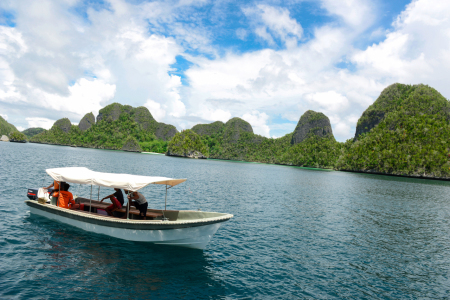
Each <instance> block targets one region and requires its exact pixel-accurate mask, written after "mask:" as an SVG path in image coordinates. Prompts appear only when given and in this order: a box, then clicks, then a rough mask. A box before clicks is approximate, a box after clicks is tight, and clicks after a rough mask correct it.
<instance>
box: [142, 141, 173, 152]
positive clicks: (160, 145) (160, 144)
mask: <svg viewBox="0 0 450 300" xmlns="http://www.w3.org/2000/svg"><path fill="white" fill-rule="evenodd" d="M168 144H169V142H166V141H163V140H154V141H151V142H140V143H139V146H141V148H142V151H145V152H156V153H166V152H167V145H168Z"/></svg>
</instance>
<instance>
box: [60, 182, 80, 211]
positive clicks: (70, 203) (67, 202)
mask: <svg viewBox="0 0 450 300" xmlns="http://www.w3.org/2000/svg"><path fill="white" fill-rule="evenodd" d="M69 187H70V184H68V183H65V182H61V191H60V192H59V197H58V206H59V207H62V208H69V209H76V208H79V209H83V208H84V207H82V206H84V205H83V204H77V203H75V201H74V200H73V195H72V193H71V192H69Z"/></svg>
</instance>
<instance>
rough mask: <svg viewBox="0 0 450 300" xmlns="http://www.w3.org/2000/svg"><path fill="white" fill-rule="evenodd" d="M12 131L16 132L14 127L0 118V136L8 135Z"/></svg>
mask: <svg viewBox="0 0 450 300" xmlns="http://www.w3.org/2000/svg"><path fill="white" fill-rule="evenodd" d="M14 131H18V130H17V128H16V127H15V126H14V125H12V124H10V123H8V122H6V120H5V119H3V117H2V116H0V136H2V135H9V134H10V133H11V132H14Z"/></svg>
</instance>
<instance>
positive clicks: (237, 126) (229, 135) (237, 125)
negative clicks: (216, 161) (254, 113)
mask: <svg viewBox="0 0 450 300" xmlns="http://www.w3.org/2000/svg"><path fill="white" fill-rule="evenodd" d="M243 132H250V133H253V128H252V125H250V123H248V122H247V121H244V120H242V119H241V118H232V119H230V120H228V122H226V123H225V126H224V133H223V137H224V140H225V141H229V142H231V143H235V142H237V141H238V140H239V137H240V136H241V134H242V133H243Z"/></svg>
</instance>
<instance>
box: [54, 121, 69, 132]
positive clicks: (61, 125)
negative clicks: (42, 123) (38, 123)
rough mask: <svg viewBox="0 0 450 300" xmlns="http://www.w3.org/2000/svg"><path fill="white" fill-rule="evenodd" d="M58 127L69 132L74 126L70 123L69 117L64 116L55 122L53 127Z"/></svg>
mask: <svg viewBox="0 0 450 300" xmlns="http://www.w3.org/2000/svg"><path fill="white" fill-rule="evenodd" d="M56 127H58V128H60V129H61V130H62V131H64V132H65V133H68V132H69V130H70V127H72V123H70V120H69V119H68V118H62V119H59V120H58V121H56V122H55V123H54V124H53V126H52V129H54V128H56Z"/></svg>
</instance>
